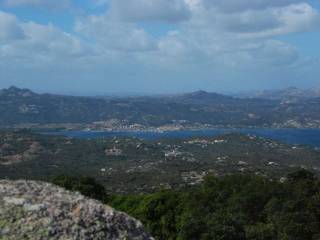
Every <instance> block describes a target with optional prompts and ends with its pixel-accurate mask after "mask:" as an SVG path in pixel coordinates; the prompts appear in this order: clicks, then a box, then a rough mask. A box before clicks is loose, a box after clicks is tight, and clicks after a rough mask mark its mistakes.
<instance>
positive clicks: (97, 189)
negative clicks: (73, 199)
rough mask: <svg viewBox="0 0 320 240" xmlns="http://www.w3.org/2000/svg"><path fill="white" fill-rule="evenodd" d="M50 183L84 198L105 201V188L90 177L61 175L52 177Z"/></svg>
mask: <svg viewBox="0 0 320 240" xmlns="http://www.w3.org/2000/svg"><path fill="white" fill-rule="evenodd" d="M52 183H54V184H56V185H58V186H61V187H64V188H66V189H68V190H70V191H76V192H80V193H81V194H83V195H84V196H87V197H90V198H94V199H98V200H101V201H106V200H107V195H106V191H105V188H104V187H103V186H102V185H100V184H99V183H97V182H96V181H95V179H94V178H90V177H70V176H66V175H61V176H58V177H54V178H53V179H52Z"/></svg>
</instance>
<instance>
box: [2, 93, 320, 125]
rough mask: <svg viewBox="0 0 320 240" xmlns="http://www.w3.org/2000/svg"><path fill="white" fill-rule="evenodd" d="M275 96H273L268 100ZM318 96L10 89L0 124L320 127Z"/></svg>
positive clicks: (319, 100) (319, 101)
mask: <svg viewBox="0 0 320 240" xmlns="http://www.w3.org/2000/svg"><path fill="white" fill-rule="evenodd" d="M270 98H271V97H270ZM319 107H320V98H306V99H304V98H303V99H298V100H297V101H283V100H281V99H277V98H273V99H264V98H237V97H231V96H226V95H221V94H217V93H209V92H205V91H197V92H194V93H187V94H181V95H174V96H146V97H143V96H142V97H122V98H119V97H110V98H99V97H75V96H63V95H53V94H37V93H34V92H32V91H30V90H28V89H19V88H16V87H10V88H8V89H3V90H1V92H0V112H1V115H0V126H13V125H15V124H42V125H44V124H92V123H95V122H100V123H101V122H102V123H107V124H109V122H110V121H111V122H117V123H118V127H120V128H122V127H123V126H124V125H126V126H129V125H141V126H144V127H160V126H164V125H168V124H175V123H177V122H179V123H184V124H188V126H199V125H210V126H213V127H217V126H218V127H320V112H319V111H317V109H319Z"/></svg>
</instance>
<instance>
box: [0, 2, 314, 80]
mask: <svg viewBox="0 0 320 240" xmlns="http://www.w3.org/2000/svg"><path fill="white" fill-rule="evenodd" d="M15 1H17V0H15ZM108 1H111V7H110V8H108V11H107V12H105V13H103V14H101V15H89V16H83V15H81V16H76V20H75V23H74V25H75V27H74V30H73V31H72V32H69V33H68V32H65V31H62V30H61V29H59V28H58V27H57V26H54V25H53V24H49V25H41V24H37V23H34V22H22V21H19V19H17V18H16V17H15V16H14V15H12V14H8V13H4V12H0V43H1V44H0V66H2V69H6V67H5V66H6V65H10V68H19V67H16V66H21V67H23V68H27V67H30V68H33V67H34V66H37V69H47V68H49V69H50V68H54V69H56V68H55V66H60V68H59V67H57V69H60V70H55V71H56V72H55V73H54V75H60V76H61V75H64V73H65V72H68V70H67V69H68V67H70V68H72V71H73V73H74V76H77V74H78V76H79V78H84V76H89V75H90V74H91V73H92V74H93V72H94V75H95V77H97V78H100V79H104V78H105V75H108V74H109V73H110V72H113V73H114V72H117V73H116V74H114V76H117V74H118V72H121V74H124V75H125V73H126V71H129V70H128V69H131V70H130V71H131V72H133V74H136V75H137V76H145V75H144V73H145V72H146V71H149V74H150V76H151V78H153V74H152V73H153V72H158V73H159V74H158V75H159V76H155V78H156V77H157V78H158V79H159V78H161V72H162V71H163V72H170V71H176V72H179V74H180V75H179V74H178V73H177V77H179V76H182V75H186V74H184V73H190V72H191V73H192V70H191V69H196V71H197V72H198V73H199V72H200V73H201V74H203V75H206V76H207V77H208V78H209V76H210V74H211V75H213V76H214V75H215V74H216V73H217V72H222V73H225V74H226V75H228V74H230V73H234V74H235V75H236V73H241V74H243V75H246V76H248V77H251V75H254V74H264V73H265V74H266V75H267V74H268V73H269V72H272V71H275V69H276V70H277V71H278V70H279V72H281V71H283V72H285V71H287V70H288V69H290V70H292V69H294V68H296V69H295V71H298V70H299V69H300V67H301V66H303V64H302V63H304V62H305V59H306V58H307V57H304V56H302V55H301V54H300V53H299V49H297V48H296V47H295V46H292V45H290V44H288V43H286V42H283V41H279V40H275V39H276V38H275V37H276V36H281V35H286V34H290V33H300V34H303V33H304V32H306V31H314V30H316V29H317V28H318V27H319V26H320V22H319V21H320V20H319V12H318V10H317V9H316V8H314V7H312V4H310V3H307V2H306V1H298V0H268V1H266V0H224V1H222V0H108ZM17 2H20V4H22V3H23V2H24V4H26V2H28V3H29V4H31V3H32V4H33V5H32V4H31V5H32V6H35V5H36V3H37V2H38V3H39V1H36V0H33V1H26V0H25V1H22V0H19V1H17ZM44 2H48V1H43V4H44ZM103 2H105V0H103ZM101 3H102V2H101ZM31 5H30V6H31ZM12 6H13V5H12ZM43 6H45V5H43ZM47 6H48V5H47ZM155 21H156V22H157V23H156V24H155ZM141 22H143V23H145V22H147V23H149V25H148V26H152V24H155V26H156V27H159V26H165V27H164V28H166V27H167V26H168V25H169V26H170V28H173V29H174V30H170V31H168V32H167V33H161V34H157V29H155V30H154V31H150V28H148V29H144V28H143V26H145V25H144V24H141ZM159 22H160V23H159ZM168 23H174V24H168ZM172 26H173V27H172ZM149 31H150V32H149ZM162 31H163V30H162ZM155 32H156V34H154V33H155ZM153 34H154V36H153ZM159 35H161V36H159ZM17 61H20V62H22V63H23V64H16V62H17ZM10 63H11V64H10ZM66 63H67V64H66ZM63 65H66V66H63ZM110 66H111V67H110ZM8 69H9V68H8ZM61 69H63V70H61ZM114 69H116V70H114ZM159 69H161V71H160V70H159ZM122 70H123V72H122ZM12 71H13V72H14V70H12ZM46 71H48V70H44V72H46ZM59 71H60V72H59ZM79 72H81V74H80V73H79ZM84 72H86V74H84ZM288 72H290V71H289V70H288ZM80 75H81V76H80ZM131 75H132V74H131ZM221 76H223V74H222V75H221ZM187 77H190V76H187ZM137 78H138V77H137ZM142 78H143V77H142ZM190 78H191V77H190ZM196 78H197V77H196ZM101 81H102V80H101ZM151 81H152V80H151ZM194 81H195V82H196V81H197V80H194Z"/></svg>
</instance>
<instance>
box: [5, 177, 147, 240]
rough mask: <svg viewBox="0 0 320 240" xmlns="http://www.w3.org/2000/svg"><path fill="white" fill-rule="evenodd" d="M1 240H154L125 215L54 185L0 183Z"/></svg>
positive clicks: (34, 182)
mask: <svg viewBox="0 0 320 240" xmlns="http://www.w3.org/2000/svg"><path fill="white" fill-rule="evenodd" d="M0 239H8V240H11V239H14V240H17V239H34V240H37V239H39V240H40V239H70V240H71V239H88V240H89V239H119V240H122V239H123V240H124V239H127V240H129V239H130V240H131V239H132V240H152V239H153V238H152V237H151V236H150V235H149V234H147V233H146V232H145V231H144V229H143V226H142V224H141V223H140V222H139V221H138V220H135V219H134V218H131V217H129V216H128V215H126V214H125V213H122V212H118V211H116V210H114V209H113V208H111V207H109V206H107V205H104V204H102V203H100V202H99V201H96V200H92V199H88V198H86V197H84V196H82V195H81V194H80V193H73V192H69V191H67V190H64V189H63V188H60V187H57V186H55V185H52V184H49V183H44V182H36V181H7V180H1V181H0Z"/></svg>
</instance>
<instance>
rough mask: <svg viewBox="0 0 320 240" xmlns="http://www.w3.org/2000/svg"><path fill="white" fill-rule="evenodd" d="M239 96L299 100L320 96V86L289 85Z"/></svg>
mask: <svg viewBox="0 0 320 240" xmlns="http://www.w3.org/2000/svg"><path fill="white" fill-rule="evenodd" d="M238 97H242V98H264V99H277V100H284V101H298V100H301V99H312V98H320V89H319V88H311V89H299V88H296V87H289V88H285V89H277V90H264V91H256V92H248V93H243V94H239V95H238Z"/></svg>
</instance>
